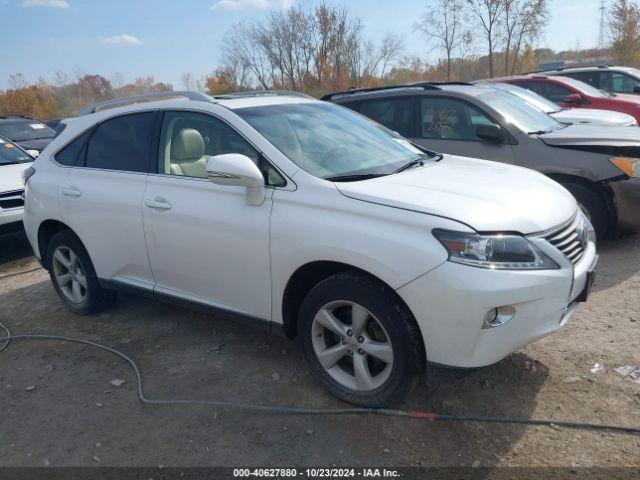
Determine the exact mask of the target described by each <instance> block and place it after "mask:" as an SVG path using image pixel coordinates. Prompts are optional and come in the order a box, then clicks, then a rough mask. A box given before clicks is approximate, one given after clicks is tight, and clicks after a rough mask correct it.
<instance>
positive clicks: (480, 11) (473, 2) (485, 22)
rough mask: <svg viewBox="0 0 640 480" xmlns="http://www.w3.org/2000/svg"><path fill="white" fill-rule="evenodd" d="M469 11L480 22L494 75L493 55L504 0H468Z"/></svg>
mask: <svg viewBox="0 0 640 480" xmlns="http://www.w3.org/2000/svg"><path fill="white" fill-rule="evenodd" d="M466 2H467V5H468V7H469V11H470V12H471V14H472V16H473V17H474V18H475V19H476V20H477V21H478V22H479V27H480V31H481V32H482V34H483V36H484V37H485V40H486V42H487V54H488V56H489V76H490V77H492V78H493V77H494V66H493V60H494V58H493V56H494V51H495V49H496V44H497V42H498V35H499V28H500V20H501V15H500V13H501V11H502V9H503V2H502V0H466Z"/></svg>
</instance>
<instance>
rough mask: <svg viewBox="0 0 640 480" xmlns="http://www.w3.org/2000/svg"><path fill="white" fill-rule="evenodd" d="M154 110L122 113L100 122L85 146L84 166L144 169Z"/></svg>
mask: <svg viewBox="0 0 640 480" xmlns="http://www.w3.org/2000/svg"><path fill="white" fill-rule="evenodd" d="M154 118H155V113H153V112H147V113H136V114H133V115H124V116H122V117H117V118H114V119H111V120H107V121H106V122H104V123H102V124H100V125H99V126H98V128H97V129H96V131H95V133H94V134H93V136H92V137H91V140H89V144H88V146H87V155H86V164H85V165H86V166H87V167H90V168H103V169H107V170H124V171H129V172H146V171H148V168H149V146H150V144H151V136H152V132H153V119H154Z"/></svg>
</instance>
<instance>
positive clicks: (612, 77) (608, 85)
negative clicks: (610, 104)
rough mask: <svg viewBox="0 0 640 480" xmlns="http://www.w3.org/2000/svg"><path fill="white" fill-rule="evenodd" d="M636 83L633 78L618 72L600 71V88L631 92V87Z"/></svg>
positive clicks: (615, 91) (610, 90)
mask: <svg viewBox="0 0 640 480" xmlns="http://www.w3.org/2000/svg"><path fill="white" fill-rule="evenodd" d="M637 84H638V80H636V79H635V78H633V77H631V76H629V75H627V74H625V73H620V72H601V73H600V88H602V89H603V90H606V91H607V92H614V93H633V88H634V87H635V86H636V85H637Z"/></svg>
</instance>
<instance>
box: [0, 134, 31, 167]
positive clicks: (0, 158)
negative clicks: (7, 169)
mask: <svg viewBox="0 0 640 480" xmlns="http://www.w3.org/2000/svg"><path fill="white" fill-rule="evenodd" d="M26 162H33V157H31V155H29V154H28V153H27V152H25V151H24V150H22V149H21V148H20V147H17V146H15V145H14V144H13V143H11V142H9V141H7V140H5V139H3V138H0V165H10V164H13V163H26Z"/></svg>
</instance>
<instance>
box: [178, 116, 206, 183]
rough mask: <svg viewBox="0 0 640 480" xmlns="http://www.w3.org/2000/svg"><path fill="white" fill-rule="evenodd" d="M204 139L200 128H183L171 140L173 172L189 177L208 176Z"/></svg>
mask: <svg viewBox="0 0 640 480" xmlns="http://www.w3.org/2000/svg"><path fill="white" fill-rule="evenodd" d="M207 160H208V158H207V157H205V155H204V140H203V139H202V135H200V132H198V130H195V129H193V128H183V129H182V130H180V131H179V132H178V134H177V135H175V136H174V137H173V140H172V141H171V165H170V167H169V168H170V169H171V174H172V175H184V176H187V177H201V178H206V176H207Z"/></svg>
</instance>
